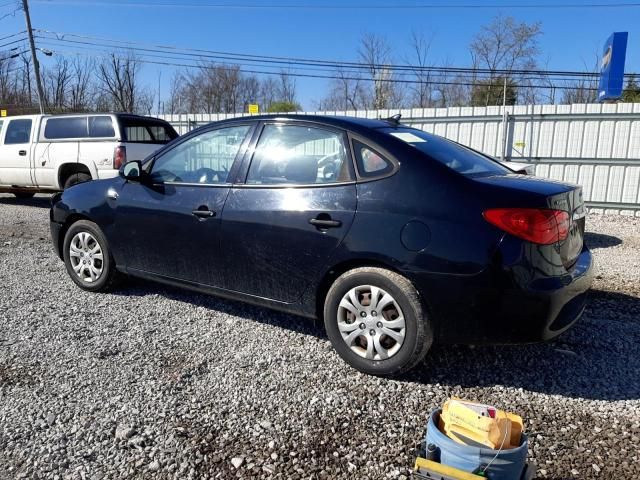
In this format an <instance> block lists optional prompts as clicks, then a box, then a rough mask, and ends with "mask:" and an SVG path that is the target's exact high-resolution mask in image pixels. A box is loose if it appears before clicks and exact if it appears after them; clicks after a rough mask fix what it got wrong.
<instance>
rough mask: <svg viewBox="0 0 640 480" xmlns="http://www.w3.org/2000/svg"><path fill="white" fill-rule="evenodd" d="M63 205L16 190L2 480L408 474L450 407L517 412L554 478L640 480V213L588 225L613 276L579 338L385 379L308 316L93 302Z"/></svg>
mask: <svg viewBox="0 0 640 480" xmlns="http://www.w3.org/2000/svg"><path fill="white" fill-rule="evenodd" d="M48 207H49V199H48V197H46V196H41V195H38V196H36V197H35V198H34V199H31V200H17V199H15V198H13V197H12V196H9V195H3V194H0V426H1V427H0V480H5V479H15V478H29V479H31V478H33V479H55V478H58V479H60V480H63V479H64V480H66V479H69V480H75V479H83V478H86V479H92V480H93V479H100V478H102V479H105V480H107V479H108V480H111V479H137V478H162V479H164V478H167V479H178V478H180V479H182V478H185V479H187V478H192V479H199V478H224V479H226V478H280V479H303V478H304V479H309V478H317V479H329V478H358V479H381V478H400V479H403V478H404V479H406V478H410V476H411V469H412V466H413V461H414V458H415V455H416V451H417V448H419V444H420V441H421V440H422V439H423V436H424V429H425V425H426V423H427V418H428V416H429V412H430V411H431V410H432V409H434V408H436V407H437V406H440V405H442V403H443V402H444V401H445V400H446V399H447V398H448V397H451V396H458V397H463V398H468V399H470V400H477V401H481V402H487V403H491V404H494V405H496V406H497V407H499V408H503V409H507V410H509V411H513V412H516V413H518V414H520V415H521V416H522V417H523V418H524V421H525V430H526V431H527V432H528V433H529V434H530V444H529V447H530V448H529V459H530V460H531V461H532V462H534V463H535V464H536V465H537V468H538V477H539V478H553V479H560V478H562V479H566V478H580V479H596V478H598V479H600V478H619V479H632V478H640V453H639V452H638V449H637V445H638V442H640V378H639V376H638V372H640V346H639V345H640V341H639V340H640V218H638V217H635V218H634V217H625V216H614V215H611V216H609V215H595V214H589V216H588V217H587V230H588V233H587V237H586V239H587V243H588V244H589V245H590V247H591V248H592V251H593V253H594V256H595V261H596V277H595V280H594V288H593V292H592V293H591V301H590V304H589V305H588V307H587V310H586V311H585V315H584V317H583V318H582V319H581V320H580V322H578V323H577V324H576V325H575V326H574V327H573V328H572V329H571V330H569V331H568V332H567V333H566V334H564V335H562V336H561V337H559V338H557V339H556V340H554V341H551V342H549V343H545V344H539V345H527V346H495V347H493V346H491V347H489V346H483V347H475V348H473V347H468V346H434V347H433V349H432V350H431V351H430V353H429V354H428V355H427V358H426V359H425V361H424V363H423V364H421V365H419V366H418V368H417V369H416V370H415V371H412V372H410V373H409V374H407V375H405V376H404V377H402V378H400V379H395V380H388V379H382V378H377V377H372V376H366V375H362V374H359V373H358V372H356V371H354V370H353V369H351V368H349V367H348V366H347V365H345V364H344V362H342V361H341V360H340V358H339V357H338V356H337V354H336V353H335V352H334V351H333V349H332V348H331V345H330V343H329V341H328V340H327V338H326V335H325V334H324V331H323V329H322V328H320V326H319V325H314V323H313V322H310V321H308V320H305V319H301V318H297V317H293V316H290V315H285V314H282V313H278V312H273V311H269V310H266V309H262V308H256V307H252V306H249V305H244V304H240V303H236V302H229V301H225V300H221V299H218V298H215V297H210V296H205V295H200V294H197V293H192V292H187V291H182V290H178V289H172V288H168V287H164V286H160V285H157V284H153V283H148V282H143V281H137V280H131V281H129V282H127V283H126V284H125V285H123V286H122V287H121V288H120V289H119V290H117V291H115V292H112V293H109V294H90V293H87V292H83V291H81V290H79V289H78V288H77V287H76V286H75V285H74V284H73V282H72V281H71V279H69V278H68V276H67V273H66V271H65V268H64V265H63V263H62V262H61V261H60V260H59V259H58V258H57V256H56V254H55V253H54V252H53V249H52V248H51V242H50V239H49V225H48ZM514 321H517V319H514ZM336 454H337V455H336ZM272 455H275V458H274V456H272ZM156 467H157V468H156Z"/></svg>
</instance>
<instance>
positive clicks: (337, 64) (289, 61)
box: [36, 29, 634, 78]
mask: <svg viewBox="0 0 640 480" xmlns="http://www.w3.org/2000/svg"><path fill="white" fill-rule="evenodd" d="M36 31H37V32H39V33H43V34H47V35H55V37H56V38H55V39H54V38H50V37H49V39H51V40H57V41H61V42H67V43H72V44H81V45H91V46H100V47H107V48H127V49H132V50H138V51H148V52H157V51H158V50H164V51H170V52H169V53H175V54H177V55H183V56H189V57H197V58H216V59H224V60H234V61H247V60H251V61H259V62H260V63H273V64H281V65H286V66H325V67H330V68H333V69H341V68H355V69H363V70H369V69H371V68H376V69H380V70H385V71H409V72H412V73H415V72H417V71H424V72H445V73H473V74H478V75H479V74H487V75H532V74H535V75H541V76H560V77H591V78H593V77H597V76H599V73H594V72H580V71H557V70H555V71H554V70H523V69H510V70H506V69H487V68H469V67H435V66H418V65H408V64H366V63H362V62H349V61H337V60H319V59H309V58H299V57H282V56H269V55H252V54H244V53H233V52H222V51H216V50H206V49H195V48H183V47H176V46H173V45H154V44H148V43H140V42H133V41H128V40H117V39H109V38H104V37H94V36H90V35H81V34H75V33H63V32H53V31H49V30H40V29H37V30H36ZM65 37H73V38H78V39H81V40H68V39H66V38H65ZM39 38H41V39H43V38H47V37H39ZM113 44H116V45H113ZM122 45H126V47H123V46H122ZM137 45H142V46H137ZM632 75H634V74H631V73H630V74H626V76H627V77H629V76H632Z"/></svg>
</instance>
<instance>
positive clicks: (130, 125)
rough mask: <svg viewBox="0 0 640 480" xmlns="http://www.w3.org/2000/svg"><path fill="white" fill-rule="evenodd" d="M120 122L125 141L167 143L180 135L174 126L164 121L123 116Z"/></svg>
mask: <svg viewBox="0 0 640 480" xmlns="http://www.w3.org/2000/svg"><path fill="white" fill-rule="evenodd" d="M120 123H121V125H122V132H123V137H124V138H123V139H122V140H123V141H124V142H129V143H158V144H165V143H169V142H170V141H171V140H173V139H174V138H176V137H177V136H178V134H177V133H176V131H175V130H174V129H173V127H171V125H169V124H168V123H164V122H158V121H147V120H145V119H144V118H140V119H136V118H121V119H120Z"/></svg>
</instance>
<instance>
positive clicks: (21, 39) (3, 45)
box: [0, 36, 27, 48]
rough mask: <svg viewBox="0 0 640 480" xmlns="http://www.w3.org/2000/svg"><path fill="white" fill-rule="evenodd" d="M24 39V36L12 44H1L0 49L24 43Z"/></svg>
mask: <svg viewBox="0 0 640 480" xmlns="http://www.w3.org/2000/svg"><path fill="white" fill-rule="evenodd" d="M26 39H27V37H26V36H25V37H22V38H19V39H18V40H14V41H13V42H8V43H3V44H2V45H0V48H2V47H8V46H9V45H15V44H16V43H20V42H24V41H25V40H26Z"/></svg>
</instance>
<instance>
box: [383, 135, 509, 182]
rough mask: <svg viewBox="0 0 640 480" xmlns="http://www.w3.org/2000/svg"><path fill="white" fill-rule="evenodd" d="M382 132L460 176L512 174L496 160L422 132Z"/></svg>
mask: <svg viewBox="0 0 640 480" xmlns="http://www.w3.org/2000/svg"><path fill="white" fill-rule="evenodd" d="M383 131H384V132H386V133H388V134H389V135H391V136H393V137H396V138H398V139H400V140H402V141H403V142H406V143H408V144H409V145H411V146H412V147H415V148H417V149H418V150H420V151H421V152H422V153H424V154H426V155H427V156H429V157H430V158H432V159H434V160H436V161H438V162H440V163H442V164H444V165H446V166H447V167H449V168H450V169H452V170H455V171H456V172H458V173H461V174H462V175H506V174H508V173H513V172H512V171H511V170H509V169H508V168H507V167H504V166H502V165H501V164H500V163H499V162H498V161H497V160H492V159H491V158H489V157H485V156H484V155H482V154H480V153H478V152H475V151H473V150H471V149H469V148H467V147H465V146H463V145H460V144H458V143H455V142H452V141H450V140H447V139H446V138H442V137H438V136H436V135H431V134H430V133H427V132H423V131H422V130H418V129H414V128H386V129H383Z"/></svg>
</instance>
